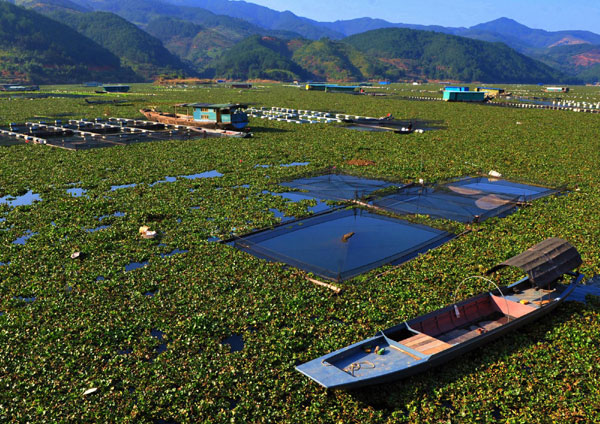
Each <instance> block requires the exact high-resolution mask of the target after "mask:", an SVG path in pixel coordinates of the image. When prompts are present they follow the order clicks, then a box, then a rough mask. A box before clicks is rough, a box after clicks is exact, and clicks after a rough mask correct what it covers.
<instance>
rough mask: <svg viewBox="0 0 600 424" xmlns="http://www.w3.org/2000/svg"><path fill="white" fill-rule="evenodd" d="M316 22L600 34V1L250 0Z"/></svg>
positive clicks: (249, 0)
mask: <svg viewBox="0 0 600 424" xmlns="http://www.w3.org/2000/svg"><path fill="white" fill-rule="evenodd" d="M246 1H248V2H250V3H256V4H260V5H262V6H266V7H269V8H271V9H275V10H280V11H283V10H290V11H292V12H293V13H295V14H296V15H298V16H303V17H306V18H311V19H314V20H317V21H336V20H345V19H353V18H362V17H370V18H380V19H385V20H386V21H389V22H395V23H407V24H421V25H443V26H449V27H461V26H465V27H469V26H473V25H477V24H480V23H483V22H489V21H492V20H494V19H497V18H500V17H507V18H511V19H514V20H516V21H518V22H520V23H522V24H524V25H527V26H528V27H531V28H541V29H545V30H548V31H558V30H563V29H570V30H572V29H581V30H588V31H592V32H595V33H599V34H600V0H412V1H406V0H329V1H327V0H325V1H323V0H293V1H291V0H246Z"/></svg>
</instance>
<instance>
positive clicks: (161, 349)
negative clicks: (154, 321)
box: [150, 328, 167, 355]
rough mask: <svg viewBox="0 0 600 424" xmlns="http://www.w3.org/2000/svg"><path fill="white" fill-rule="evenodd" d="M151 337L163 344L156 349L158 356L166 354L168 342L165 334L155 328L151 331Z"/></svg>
mask: <svg viewBox="0 0 600 424" xmlns="http://www.w3.org/2000/svg"><path fill="white" fill-rule="evenodd" d="M150 335H151V336H152V337H154V338H156V339H157V340H158V341H159V342H161V343H160V344H159V345H158V346H157V347H156V354H157V355H160V354H161V353H163V352H165V351H166V350H167V342H166V341H165V339H164V338H165V333H163V332H162V331H160V330H157V329H155V328H153V329H152V330H150Z"/></svg>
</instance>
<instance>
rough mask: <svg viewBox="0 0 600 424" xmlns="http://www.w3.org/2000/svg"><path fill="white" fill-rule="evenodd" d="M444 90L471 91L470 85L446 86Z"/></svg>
mask: <svg viewBox="0 0 600 424" xmlns="http://www.w3.org/2000/svg"><path fill="white" fill-rule="evenodd" d="M444 91H469V87H466V86H465V87H459V86H448V87H445V88H444Z"/></svg>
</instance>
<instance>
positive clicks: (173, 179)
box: [150, 177, 177, 187]
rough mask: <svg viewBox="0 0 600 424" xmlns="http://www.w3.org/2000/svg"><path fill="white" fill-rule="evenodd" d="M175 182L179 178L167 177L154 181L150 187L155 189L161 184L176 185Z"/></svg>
mask: <svg viewBox="0 0 600 424" xmlns="http://www.w3.org/2000/svg"><path fill="white" fill-rule="evenodd" d="M175 181H177V177H165V179H164V180H158V181H154V182H153V183H152V184H150V187H154V186H155V185H156V184H161V183H174V182H175Z"/></svg>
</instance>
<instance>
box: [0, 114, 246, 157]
mask: <svg viewBox="0 0 600 424" xmlns="http://www.w3.org/2000/svg"><path fill="white" fill-rule="evenodd" d="M229 133H231V132H225V131H221V130H210V129H204V128H203V129H199V128H194V127H188V126H183V125H170V124H161V123H156V122H151V121H143V120H135V119H124V118H108V119H100V118H98V119H94V120H80V119H77V120H76V119H72V120H69V121H65V122H62V121H59V120H56V121H54V122H53V123H47V122H25V123H23V124H15V123H11V124H10V125H9V126H8V128H0V144H3V145H8V144H14V143H11V142H17V143H20V142H25V143H32V144H44V145H48V146H53V147H59V148H63V149H67V150H81V149H91V148H101V147H111V146H125V145H128V144H132V143H137V142H148V141H161V140H189V139H198V138H208V137H225V136H230V134H229ZM236 134H237V133H236ZM239 134H241V133H239Z"/></svg>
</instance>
